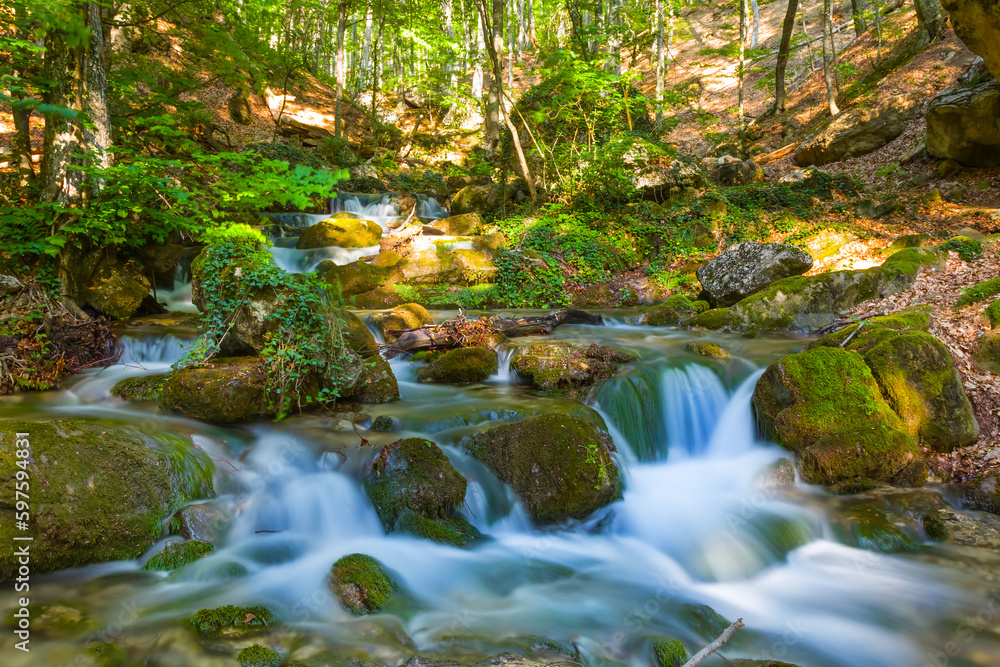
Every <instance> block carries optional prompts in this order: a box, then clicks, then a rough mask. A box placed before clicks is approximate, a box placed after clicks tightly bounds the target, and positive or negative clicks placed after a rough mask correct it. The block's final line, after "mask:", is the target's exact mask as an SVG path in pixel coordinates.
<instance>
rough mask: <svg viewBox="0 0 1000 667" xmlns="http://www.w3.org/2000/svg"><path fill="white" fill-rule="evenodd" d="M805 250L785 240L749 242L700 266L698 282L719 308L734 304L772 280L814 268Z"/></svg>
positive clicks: (711, 301)
mask: <svg viewBox="0 0 1000 667" xmlns="http://www.w3.org/2000/svg"><path fill="white" fill-rule="evenodd" d="M812 264H813V259H812V257H810V256H809V253H807V252H806V251H805V250H802V249H801V248H796V247H795V246H791V245H786V244H784V243H757V242H756V241H748V242H746V243H737V244H736V245H733V246H730V247H729V248H727V249H726V251H725V252H723V253H722V254H720V255H719V256H718V257H716V258H715V259H713V260H712V261H710V262H709V263H708V264H704V265H702V266H700V267H698V271H697V275H698V281H699V282H701V286H702V288H703V289H704V293H705V295H706V296H707V299H706V300H707V301H708V302H709V303H710V304H712V305H713V306H715V307H719V306H723V307H724V306H731V305H733V304H735V303H737V302H739V301H740V300H741V299H744V298H746V297H748V296H750V295H751V294H754V293H756V292H759V291H760V290H762V289H764V288H765V287H767V286H768V285H770V284H771V283H774V282H775V281H778V280H781V279H782V278H788V277H789V276H797V275H800V274H803V273H805V272H806V271H808V270H809V269H811V268H812Z"/></svg>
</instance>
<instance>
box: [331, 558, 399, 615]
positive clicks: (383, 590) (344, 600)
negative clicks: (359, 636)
mask: <svg viewBox="0 0 1000 667" xmlns="http://www.w3.org/2000/svg"><path fill="white" fill-rule="evenodd" d="M330 588H331V590H332V591H333V593H334V595H336V596H337V599H338V600H340V603H341V604H342V605H344V607H345V608H346V609H347V610H348V611H350V612H351V613H352V614H354V615H355V616H364V615H365V614H370V613H372V612H377V611H379V610H381V609H382V607H384V606H385V604H386V603H387V602H388V601H389V598H390V597H391V596H392V594H393V593H394V592H395V591H396V590H398V589H399V586H398V585H397V584H396V582H395V581H393V579H392V577H390V576H389V573H388V572H387V571H386V569H385V566H384V565H382V563H380V562H379V561H377V560H376V559H374V558H372V557H371V556H366V555H364V554H350V555H349V556H344V557H343V558H341V559H340V560H338V561H337V562H336V563H334V564H333V567H332V568H330Z"/></svg>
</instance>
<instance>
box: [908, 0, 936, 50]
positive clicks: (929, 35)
mask: <svg viewBox="0 0 1000 667" xmlns="http://www.w3.org/2000/svg"><path fill="white" fill-rule="evenodd" d="M913 6H914V8H915V9H916V10H917V30H918V31H919V34H920V40H921V41H922V42H930V41H932V40H934V39H935V38H936V37H937V36H938V35H939V34H941V31H942V30H943V29H944V10H943V9H942V8H941V0H913Z"/></svg>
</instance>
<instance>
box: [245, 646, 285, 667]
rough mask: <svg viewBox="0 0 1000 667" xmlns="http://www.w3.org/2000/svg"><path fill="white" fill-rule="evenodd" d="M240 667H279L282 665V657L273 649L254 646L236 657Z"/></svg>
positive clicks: (248, 647)
mask: <svg viewBox="0 0 1000 667" xmlns="http://www.w3.org/2000/svg"><path fill="white" fill-rule="evenodd" d="M236 660H237V662H239V663H240V667H278V666H279V665H280V664H281V655H280V654H279V653H278V652H277V651H275V650H274V649H272V648H269V647H267V646H261V645H260V644H253V645H251V646H247V647H246V648H244V649H243V650H242V651H240V652H239V655H237V656H236Z"/></svg>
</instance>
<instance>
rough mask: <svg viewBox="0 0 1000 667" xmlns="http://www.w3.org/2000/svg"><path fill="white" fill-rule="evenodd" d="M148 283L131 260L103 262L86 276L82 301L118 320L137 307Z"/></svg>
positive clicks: (144, 294)
mask: <svg viewBox="0 0 1000 667" xmlns="http://www.w3.org/2000/svg"><path fill="white" fill-rule="evenodd" d="M150 289H152V285H151V284H150V282H149V279H148V278H146V276H145V275H143V274H142V271H141V267H140V266H139V265H138V264H136V263H135V262H105V263H103V264H102V265H101V266H100V268H98V270H97V272H96V273H94V275H93V276H92V277H91V279H90V285H89V287H88V288H87V292H86V301H85V303H87V304H89V305H90V306H92V307H94V308H95V309H97V310H99V311H100V312H102V313H104V314H105V315H107V316H108V317H111V318H114V319H116V320H122V319H126V318H129V317H131V316H132V315H133V314H134V313H135V311H137V310H139V306H140V305H141V304H142V300H143V299H145V298H146V297H147V296H148V295H149V290H150Z"/></svg>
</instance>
